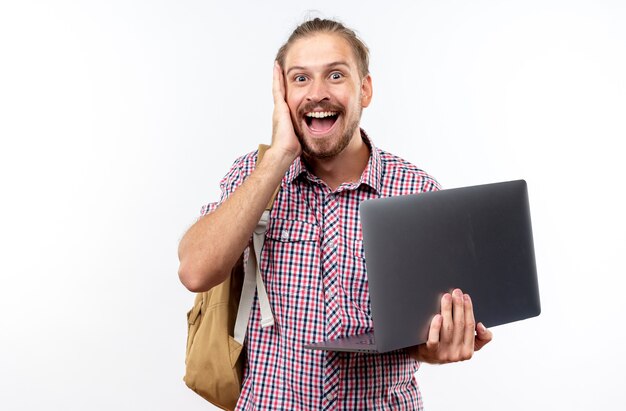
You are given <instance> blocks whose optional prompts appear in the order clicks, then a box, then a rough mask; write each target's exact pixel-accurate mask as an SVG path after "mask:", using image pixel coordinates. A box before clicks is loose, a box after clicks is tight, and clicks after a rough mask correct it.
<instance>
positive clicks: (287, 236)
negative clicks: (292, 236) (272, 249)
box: [280, 230, 289, 240]
mask: <svg viewBox="0 0 626 411" xmlns="http://www.w3.org/2000/svg"><path fill="white" fill-rule="evenodd" d="M280 236H281V238H282V239H283V240H286V239H288V238H289V231H287V230H283V231H282V233H280Z"/></svg>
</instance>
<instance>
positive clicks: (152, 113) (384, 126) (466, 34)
mask: <svg viewBox="0 0 626 411" xmlns="http://www.w3.org/2000/svg"><path fill="white" fill-rule="evenodd" d="M625 4H626V3H624V2H621V1H602V0H596V1H591V0H588V1H585V0H579V1H565V0H563V1H558V0H541V1H538V0H524V1H493V0H491V1H490V0H484V1H460V0H459V1H449V0H446V1H434V0H432V1H411V2H409V1H406V2H393V1H385V2H381V1H375V2H374V1H371V2H370V1H364V0H360V1H353V2H342V3H339V2H338V1H332V2H331V1H315V2H312V1H311V2H309V1H298V2H296V1H281V2H278V1H276V2H270V1H268V2H249V3H245V2H239V1H232V2H226V1H220V2H217V1H158V2H152V1H92V2H88V1H83V2H80V1H54V2H48V1H28V0H23V1H17V0H15V1H10V0H6V1H3V2H2V3H1V4H0V138H1V146H0V179H1V185H0V193H1V195H2V201H1V202H0V208H1V212H0V253H1V256H2V259H1V262H0V276H1V277H0V408H1V409H2V410H38V409H50V410H179V409H180V410H182V409H184V410H204V409H211V407H209V406H207V404H206V403H205V402H204V400H202V399H201V398H200V397H197V396H196V395H195V394H193V393H192V392H191V391H189V390H188V389H187V388H186V387H185V386H184V383H183V382H182V375H183V372H184V364H183V363H184V348H185V339H186V323H185V313H186V311H187V309H188V308H189V307H190V305H191V302H192V299H193V295H192V294H191V293H189V292H188V291H186V290H185V289H184V288H183V286H182V285H181V284H180V283H179V281H178V278H177V264H178V260H177V256H176V248H177V244H178V241H179V239H180V237H181V235H182V234H183V232H184V231H185V230H186V228H187V227H188V226H189V225H190V224H191V223H192V222H193V221H194V220H195V219H196V217H197V216H198V213H199V210H200V207H201V205H202V204H203V203H206V202H208V201H213V200H216V199H217V196H218V182H219V180H220V178H221V177H222V176H223V175H224V173H225V172H226V171H227V169H228V168H229V166H230V164H231V163H232V161H233V160H234V159H235V158H236V157H237V156H238V155H240V154H242V153H244V152H247V151H250V150H252V149H254V147H256V145H257V144H258V143H259V142H267V143H268V142H269V141H270V135H271V112H272V97H271V76H272V65H273V58H274V55H275V52H276V50H277V49H278V47H279V46H280V45H281V44H282V42H283V41H285V40H286V38H287V36H288V35H289V33H290V32H291V30H292V29H293V28H294V27H295V26H296V25H297V24H298V23H300V22H301V21H303V19H304V18H305V17H306V16H307V10H311V9H317V10H319V11H320V13H319V14H314V15H321V16H325V17H337V18H339V19H341V20H342V21H343V22H344V23H346V24H347V25H348V26H351V27H354V28H355V29H357V31H358V32H359V33H360V35H361V36H362V37H363V38H364V40H365V41H366V43H367V44H368V45H369V46H370V48H371V52H372V53H371V61H372V63H371V72H372V76H373V80H374V100H373V102H372V105H371V107H370V108H368V109H367V110H365V112H364V118H363V126H364V127H365V129H366V130H367V131H368V132H369V133H370V135H371V136H372V138H373V140H374V142H375V143H376V144H377V145H378V146H379V147H381V148H384V149H387V150H389V151H391V152H393V153H395V154H398V155H400V156H402V157H404V158H406V159H408V160H410V161H412V162H414V163H415V164H417V165H419V166H420V167H421V168H423V169H425V170H426V171H428V172H430V173H431V174H433V175H434V176H435V177H437V178H438V180H439V181H440V182H441V183H442V184H443V185H444V186H445V187H448V188H451V187H458V186H463V185H471V184H480V183H488V182H494V181H502V180H510V179H517V178H525V179H526V180H527V181H528V184H529V192H530V198H531V207H532V218H533V224H534V235H535V247H536V254H537V265H538V269H539V276H540V278H539V280H540V290H541V297H542V304H543V312H542V314H541V316H539V317H537V318H534V319H530V320H527V321H522V322H519V323H515V324H510V325H505V326H500V327H496V328H494V329H493V331H494V333H495V340H494V342H493V343H492V344H491V345H490V346H489V347H488V348H486V349H485V350H484V351H482V352H480V353H478V354H477V355H476V356H475V358H474V359H473V360H472V361H469V362H465V363H461V364H455V365H446V366H428V365H425V366H423V367H422V368H421V369H420V371H419V372H418V374H417V376H418V380H419V382H420V384H421V388H422V392H423V395H424V401H425V405H426V406H427V409H429V410H468V409H469V410H527V409H537V410H555V409H572V410H586V409H617V408H620V407H622V406H623V400H624V395H623V384H624V382H625V380H624V377H623V370H624V369H625V368H626V359H625V358H624V354H623V347H624V341H625V339H626V332H625V331H624V330H625V327H624V323H623V322H624V316H625V314H626V309H625V302H624V301H625V300H626V298H625V297H624V288H623V277H624V274H626V272H625V269H624V262H623V261H624V258H623V253H624V251H625V250H626V234H625V229H626V223H625V218H624V209H626V204H625V201H624V196H623V195H622V193H623V191H624V188H623V179H624V177H626V176H625V173H624V170H623V167H622V163H621V162H622V159H623V157H624V149H623V145H622V144H621V140H622V139H624V137H625V136H626V120H625V115H624V114H625V113H626V82H625V78H626V76H625V75H624V73H626V24H625V22H626V6H625Z"/></svg>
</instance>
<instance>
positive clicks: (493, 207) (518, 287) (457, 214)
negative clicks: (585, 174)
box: [360, 180, 541, 352]
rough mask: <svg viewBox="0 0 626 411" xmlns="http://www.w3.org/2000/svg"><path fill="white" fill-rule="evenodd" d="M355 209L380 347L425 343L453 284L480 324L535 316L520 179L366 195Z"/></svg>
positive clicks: (535, 288)
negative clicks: (386, 195) (402, 193)
mask: <svg viewBox="0 0 626 411" xmlns="http://www.w3.org/2000/svg"><path fill="white" fill-rule="evenodd" d="M360 214H361V223H362V227H363V246H364V251H365V261H366V266H367V273H368V283H369V291H370V298H371V307H372V318H373V322H374V329H375V331H376V346H377V349H378V351H379V352H386V351H390V350H394V349H398V348H403V347H408V346H412V345H417V344H420V343H423V342H425V341H426V340H427V338H428V328H429V325H430V320H431V319H432V317H433V316H434V314H436V313H438V312H439V309H440V300H441V296H442V293H443V292H446V291H451V290H452V289H453V288H455V287H458V288H461V289H462V290H463V291H464V292H465V293H468V294H470V296H471V297H472V301H473V305H474V315H475V318H476V321H477V322H479V321H482V322H483V323H484V324H485V326H487V327H490V326H495V325H500V324H504V323H509V322H513V321H517V320H521V319H525V318H529V317H534V316H536V315H539V313H540V311H541V308H540V302H539V290H538V284H537V272H536V266H535V256H534V246H533V238H532V229H531V221H530V210H529V204H528V194H527V188H526V182H525V181H523V180H518V181H512V182H506V183H495V184H487V185H482V186H474V187H463V188H457V189H449V190H441V191H437V192H428V193H422V194H415V195H408V196H399V197H390V198H381V199H372V200H367V201H364V202H363V203H362V204H361V206H360Z"/></svg>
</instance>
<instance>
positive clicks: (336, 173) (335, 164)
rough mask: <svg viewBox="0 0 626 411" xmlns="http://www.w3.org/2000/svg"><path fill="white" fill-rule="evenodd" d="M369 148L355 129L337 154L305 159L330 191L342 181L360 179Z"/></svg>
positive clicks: (350, 181)
mask: <svg viewBox="0 0 626 411" xmlns="http://www.w3.org/2000/svg"><path fill="white" fill-rule="evenodd" d="M369 157H370V149H369V147H368V145H367V144H365V142H364V141H363V138H362V137H361V131H360V130H357V132H356V133H355V135H354V136H353V137H352V140H350V144H348V146H347V147H346V148H345V149H344V150H343V151H342V152H341V153H339V154H338V155H336V156H335V157H332V158H328V159H320V158H310V157H306V158H305V160H306V162H307V164H308V166H309V167H310V170H311V172H312V173H313V174H315V175H316V176H317V177H318V178H320V179H321V180H322V181H324V182H325V183H326V184H327V185H328V187H330V189H331V190H332V191H334V190H335V189H337V187H339V186H340V185H341V184H343V183H353V182H357V181H359V180H360V178H361V175H362V174H363V170H365V167H367V163H368V161H369Z"/></svg>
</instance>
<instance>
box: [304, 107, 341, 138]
mask: <svg viewBox="0 0 626 411" xmlns="http://www.w3.org/2000/svg"><path fill="white" fill-rule="evenodd" d="M338 118H339V113H338V112H336V111H310V112H308V113H305V115H304V121H305V122H306V125H307V128H308V129H309V130H310V131H311V132H312V133H314V134H323V133H327V132H328V131H330V130H331V129H332V128H333V126H334V125H335V123H336V122H337V119H338Z"/></svg>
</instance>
